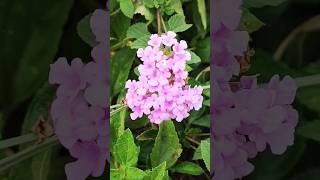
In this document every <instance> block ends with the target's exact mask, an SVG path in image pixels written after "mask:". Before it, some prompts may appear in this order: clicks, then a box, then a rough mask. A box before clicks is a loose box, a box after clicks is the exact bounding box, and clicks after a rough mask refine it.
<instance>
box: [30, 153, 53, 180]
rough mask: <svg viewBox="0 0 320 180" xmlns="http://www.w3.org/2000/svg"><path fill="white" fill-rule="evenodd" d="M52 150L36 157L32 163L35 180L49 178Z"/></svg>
mask: <svg viewBox="0 0 320 180" xmlns="http://www.w3.org/2000/svg"><path fill="white" fill-rule="evenodd" d="M51 158H52V149H49V150H47V151H44V152H43V153H41V154H39V155H37V156H35V157H34V158H33V159H32V162H31V169H32V175H33V180H45V179H48V178H49V171H50V169H51V164H50V162H51Z"/></svg>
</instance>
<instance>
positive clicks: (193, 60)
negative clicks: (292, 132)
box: [187, 51, 201, 64]
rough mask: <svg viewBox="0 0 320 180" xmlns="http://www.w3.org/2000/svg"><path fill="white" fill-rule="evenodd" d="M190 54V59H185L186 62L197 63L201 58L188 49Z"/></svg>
mask: <svg viewBox="0 0 320 180" xmlns="http://www.w3.org/2000/svg"><path fill="white" fill-rule="evenodd" d="M189 52H190V54H191V59H190V60H189V61H187V64H197V63H199V62H201V59H200V57H199V56H198V55H196V53H194V52H192V51H189Z"/></svg>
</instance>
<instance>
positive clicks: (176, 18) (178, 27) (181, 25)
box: [168, 14, 192, 32]
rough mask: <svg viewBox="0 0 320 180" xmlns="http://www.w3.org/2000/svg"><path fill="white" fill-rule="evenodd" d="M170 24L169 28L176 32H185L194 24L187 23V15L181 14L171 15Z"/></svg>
mask: <svg viewBox="0 0 320 180" xmlns="http://www.w3.org/2000/svg"><path fill="white" fill-rule="evenodd" d="M168 25H169V30H170V31H174V32H183V31H186V30H187V29H189V28H190V27H191V26H192V24H186V22H185V17H184V16H183V15H180V14H176V15H173V16H171V17H170V19H169V21H168Z"/></svg>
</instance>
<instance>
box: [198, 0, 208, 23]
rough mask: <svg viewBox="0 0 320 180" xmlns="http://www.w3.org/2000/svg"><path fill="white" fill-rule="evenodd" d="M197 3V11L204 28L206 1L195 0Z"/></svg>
mask: <svg viewBox="0 0 320 180" xmlns="http://www.w3.org/2000/svg"><path fill="white" fill-rule="evenodd" d="M197 3H198V12H199V14H200V17H201V22H202V25H203V27H204V29H207V11H206V2H205V0H197Z"/></svg>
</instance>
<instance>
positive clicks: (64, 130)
mask: <svg viewBox="0 0 320 180" xmlns="http://www.w3.org/2000/svg"><path fill="white" fill-rule="evenodd" d="M106 23H107V12H106V11H104V10H96V11H95V12H94V13H93V15H92V17H91V20H90V24H91V29H92V32H94V34H95V35H96V42H97V46H95V47H94V48H93V50H92V57H93V59H94V61H91V62H89V63H87V64H84V63H83V62H82V61H81V59H79V58H75V59H73V60H72V62H71V65H69V64H68V61H67V59H66V58H59V59H58V60H57V61H56V62H55V63H54V64H52V65H51V67H50V74H49V82H50V83H51V84H55V85H58V88H57V95H56V99H55V100H54V102H53V103H52V106H51V116H52V119H53V126H54V131H55V134H56V136H57V137H58V139H59V141H60V142H61V144H62V145H63V146H64V147H66V148H67V149H69V151H70V154H71V155H72V157H74V158H76V159H77V161H75V162H71V163H68V164H66V166H65V171H66V176H67V178H68V180H84V179H86V178H87V177H88V176H90V175H92V176H94V177H98V176H101V175H102V174H103V172H104V170H105V165H106V160H107V156H108V154H109V153H108V139H109V137H108V126H109V123H108V121H107V118H108V117H107V115H108V114H109V113H108V112H107V110H108V108H107V90H108V88H107V70H106V69H107V62H106V61H107V60H106V57H107V54H106V53H105V52H106V51H105V49H106V41H107V24H106Z"/></svg>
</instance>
